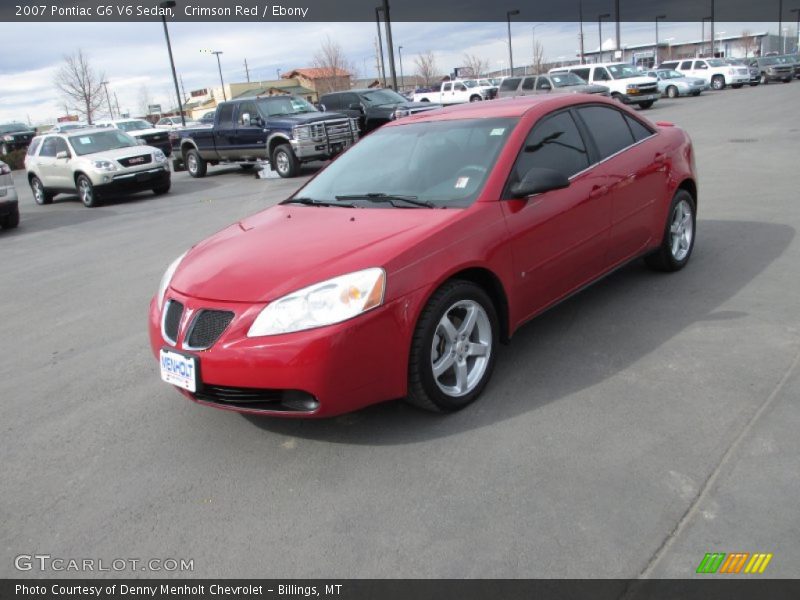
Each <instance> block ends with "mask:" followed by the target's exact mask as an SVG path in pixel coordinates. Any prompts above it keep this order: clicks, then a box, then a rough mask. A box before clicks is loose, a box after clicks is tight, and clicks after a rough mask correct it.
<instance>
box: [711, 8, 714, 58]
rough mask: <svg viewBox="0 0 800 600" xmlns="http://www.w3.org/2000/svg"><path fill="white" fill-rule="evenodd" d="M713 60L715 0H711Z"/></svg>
mask: <svg viewBox="0 0 800 600" xmlns="http://www.w3.org/2000/svg"><path fill="white" fill-rule="evenodd" d="M711 58H714V0H711Z"/></svg>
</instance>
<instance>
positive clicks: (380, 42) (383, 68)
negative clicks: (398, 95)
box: [375, 6, 386, 87]
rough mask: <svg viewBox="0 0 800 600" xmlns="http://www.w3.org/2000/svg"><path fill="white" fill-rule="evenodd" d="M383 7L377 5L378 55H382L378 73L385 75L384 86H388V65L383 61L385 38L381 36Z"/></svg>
mask: <svg viewBox="0 0 800 600" xmlns="http://www.w3.org/2000/svg"><path fill="white" fill-rule="evenodd" d="M382 10H383V8H382V7H380V6H376V7H375V25H376V26H377V27H378V55H379V56H380V57H381V70H380V71H379V73H378V75H379V76H381V77H383V87H386V65H384V63H383V39H382V38H381V11H382Z"/></svg>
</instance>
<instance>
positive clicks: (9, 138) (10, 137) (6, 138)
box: [3, 135, 14, 142]
mask: <svg viewBox="0 0 800 600" xmlns="http://www.w3.org/2000/svg"><path fill="white" fill-rule="evenodd" d="M3 141H4V142H13V141H14V136H13V135H4V136H3Z"/></svg>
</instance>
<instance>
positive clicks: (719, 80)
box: [711, 75, 725, 90]
mask: <svg viewBox="0 0 800 600" xmlns="http://www.w3.org/2000/svg"><path fill="white" fill-rule="evenodd" d="M711 87H712V88H714V89H715V90H724V89H725V78H724V77H723V76H722V75H714V77H712V78H711Z"/></svg>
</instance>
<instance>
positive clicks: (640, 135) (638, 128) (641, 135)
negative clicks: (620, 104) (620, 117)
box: [624, 115, 653, 142]
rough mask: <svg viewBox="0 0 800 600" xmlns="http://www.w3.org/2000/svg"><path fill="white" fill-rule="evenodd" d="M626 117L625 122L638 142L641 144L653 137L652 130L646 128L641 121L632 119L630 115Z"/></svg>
mask: <svg viewBox="0 0 800 600" xmlns="http://www.w3.org/2000/svg"><path fill="white" fill-rule="evenodd" d="M624 116H625V121H627V123H628V127H630V128H631V133H632V134H633V139H634V140H636V141H637V142H641V141H642V140H644V139H647V138H649V137H650V136H651V135H653V132H652V131H651V130H650V128H649V127H645V126H644V124H643V123H642V122H641V121H639V120H637V119H634V118H633V117H630V116H628V115H624Z"/></svg>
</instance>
